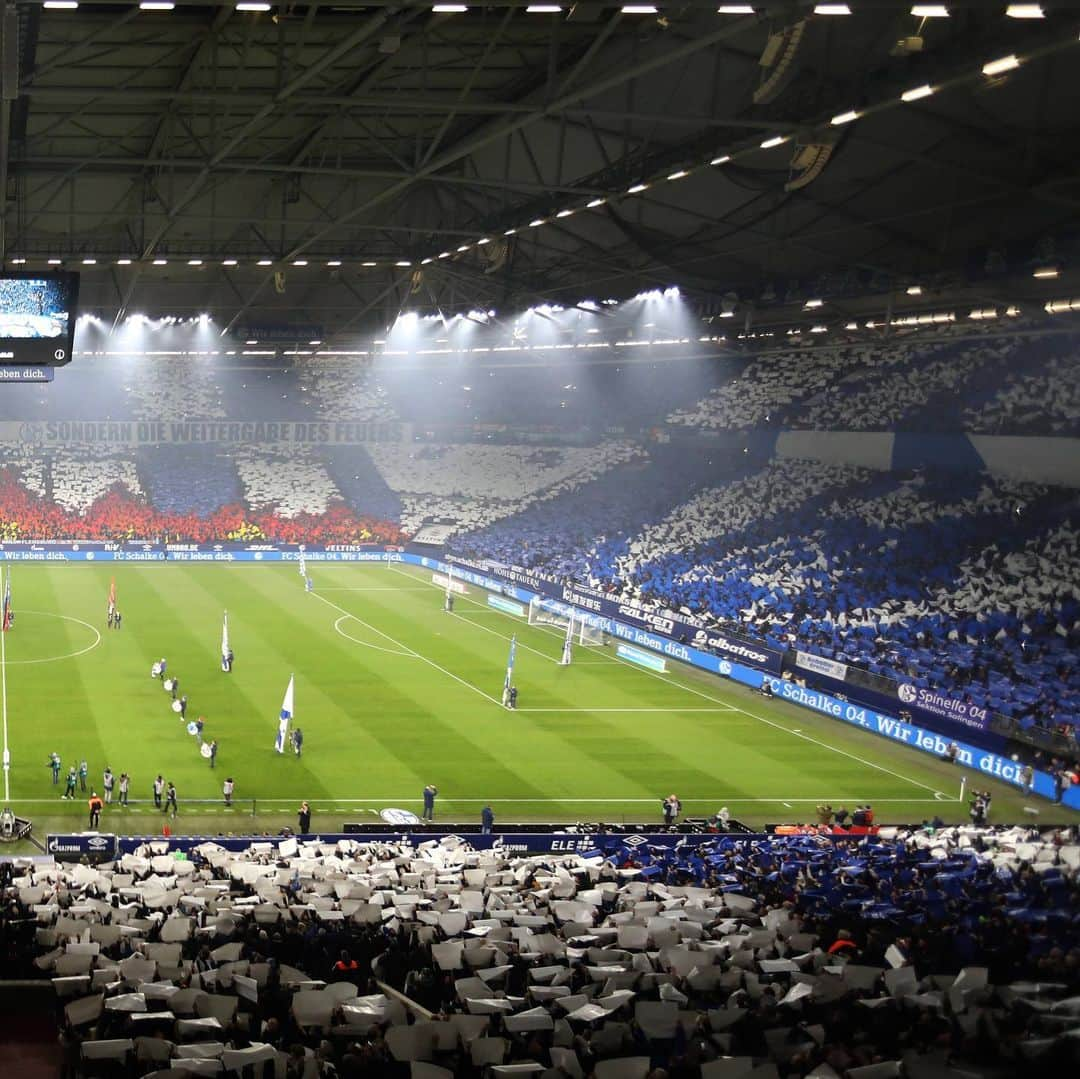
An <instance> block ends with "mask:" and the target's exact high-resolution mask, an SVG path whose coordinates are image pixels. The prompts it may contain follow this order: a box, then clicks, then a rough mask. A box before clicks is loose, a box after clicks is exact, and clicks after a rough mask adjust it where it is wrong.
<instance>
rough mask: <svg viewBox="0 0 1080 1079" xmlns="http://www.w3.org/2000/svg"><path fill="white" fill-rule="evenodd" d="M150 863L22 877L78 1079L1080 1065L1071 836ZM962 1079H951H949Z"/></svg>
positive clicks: (29, 944) (828, 1073) (918, 1076)
mask: <svg viewBox="0 0 1080 1079" xmlns="http://www.w3.org/2000/svg"><path fill="white" fill-rule="evenodd" d="M604 841H605V843H606V845H607V848H608V849H607V853H606V854H605V852H604V851H603V850H601V849H591V850H590V849H587V848H588V840H583V841H582V849H581V853H579V854H573V855H558V856H552V855H547V856H542V857H541V856H533V857H526V856H521V855H511V854H508V853H506V852H504V851H501V850H498V849H496V850H490V851H473V850H472V849H471V848H470V847H469V845H468V843H467V842H465V841H464V840H462V839H461V838H458V837H449V838H444V839H442V840H439V841H435V840H431V841H427V842H422V843H420V845H419V846H417V847H415V848H414V847H412V846H410V845H408V844H407V843H386V842H379V843H377V844H371V845H365V844H363V843H359V842H354V841H353V840H345V841H341V842H337V843H326V842H319V841H318V840H309V839H308V838H307V837H300V839H299V841H298V840H297V839H292V838H289V839H285V840H283V841H280V846H278V842H279V841H277V840H275V841H273V842H269V841H268V842H258V843H254V844H252V845H251V846H249V847H247V848H246V849H243V850H241V851H239V852H237V853H231V852H229V851H228V850H225V849H223V848H222V847H221V846H220V845H218V844H216V843H213V842H208V843H204V844H202V845H199V846H196V847H194V848H193V849H192V850H191V851H190V853H189V856H188V857H186V858H184V859H183V860H177V858H176V857H174V856H173V855H172V854H171V853H169V850H168V844H167V843H165V842H162V843H149V844H147V845H144V846H142V847H139V848H137V849H136V850H135V852H134V853H132V854H125V855H124V856H123V857H122V858H120V860H119V861H118V862H116V863H108V864H104V865H100V866H88V865H63V864H51V863H50V864H43V865H33V864H25V865H22V866H16V867H13V872H11V873H9V875H8V878H7V880H6V882H5V884H6V888H5V898H6V903H5V909H4V919H3V920H4V932H5V939H6V942H7V945H8V946H7V948H6V950H5V954H4V960H3V961H4V963H5V966H6V968H7V970H8V972H9V973H16V972H17V973H22V974H24V975H26V974H31V973H36V974H38V975H39V976H40V975H42V974H44V975H46V976H49V977H51V979H52V984H53V986H54V988H55V991H56V994H57V996H58V998H59V1001H58V1003H59V1023H60V1025H61V1035H60V1044H61V1046H62V1049H63V1054H64V1066H65V1068H66V1069H67V1074H72V1075H76V1074H77V1075H84V1076H87V1077H95V1076H116V1075H154V1076H158V1075H162V1076H163V1075H165V1074H169V1075H174V1074H176V1073H177V1072H180V1071H184V1070H185V1069H186V1070H187V1071H188V1072H189V1073H191V1074H198V1075H208V1074H215V1075H216V1074H242V1075H251V1076H260V1077H261V1076H270V1075H274V1076H304V1077H307V1076H313V1077H318V1076H332V1075H341V1076H343V1077H346V1079H358V1077H360V1076H364V1077H367V1076H371V1075H383V1076H394V1075H408V1074H411V1075H412V1076H413V1077H415V1079H450V1077H451V1076H481V1075H485V1074H490V1075H493V1076H502V1075H513V1074H539V1075H543V1076H545V1077H547V1079H558V1077H563V1076H570V1077H575V1076H576V1077H579V1079H581V1077H584V1076H587V1075H595V1076H597V1077H598V1079H605V1077H606V1079H614V1077H630V1079H645V1077H646V1076H647V1075H651V1076H653V1077H654V1079H659V1077H661V1076H666V1075H678V1076H688V1077H691V1076H692V1077H697V1076H700V1077H701V1079H731V1077H741V1076H750V1077H763V1079H764V1077H768V1076H772V1077H779V1076H781V1075H783V1076H807V1077H809V1076H813V1077H814V1079H830V1077H831V1079H836V1077H838V1076H841V1075H843V1076H847V1077H849V1079H875V1077H876V1079H880V1077H883V1076H899V1075H901V1074H902V1075H904V1076H907V1077H908V1079H939V1077H948V1076H959V1075H976V1076H982V1077H987V1079H990V1077H999V1076H1000V1077H1002V1079H1004V1077H1006V1076H1015V1075H1017V1074H1019V1073H1020V1071H1021V1070H1023V1069H1024V1068H1025V1067H1029V1066H1037V1067H1041V1068H1043V1069H1045V1070H1046V1072H1047V1074H1059V1075H1064V1074H1067V1073H1068V1072H1069V1070H1070V1068H1071V1066H1072V1065H1073V1064H1074V1063H1075V1056H1074V1054H1075V1033H1076V1024H1077V1021H1078V1020H1077V998H1076V997H1075V996H1074V995H1071V994H1074V993H1075V991H1076V987H1077V976H1078V969H1080V968H1078V963H1080V938H1078V937H1077V927H1076V924H1075V917H1074V912H1075V909H1076V904H1077V902H1078V901H1080V893H1078V891H1077V888H1078V878H1077V874H1078V869H1080V846H1078V845H1077V837H1076V835H1075V834H1074V830H1072V829H1065V830H1061V831H1058V832H1046V833H1043V834H1040V833H1039V832H1037V831H1034V830H1031V829H1023V828H1010V829H993V828H936V827H935V826H934V825H933V824H932V823H927V824H924V826H923V827H922V828H908V829H882V830H881V832H880V834H879V835H877V836H863V837H853V838H844V837H842V836H841V837H839V838H829V839H825V838H821V837H819V836H816V835H813V834H798V835H787V836H780V835H776V836H756V837H746V838H742V837H739V836H735V835H730V836H729V835H724V834H718V835H717V836H715V838H713V839H712V840H709V841H707V842H705V843H704V844H703V845H701V846H699V847H696V848H691V847H687V848H685V849H678V848H661V847H653V846H651V845H650V844H649V843H648V842H645V843H638V844H637V845H631V844H626V843H624V842H622V840H620V839H619V838H618V837H612V836H608V837H604ZM954 1069H957V1070H954Z"/></svg>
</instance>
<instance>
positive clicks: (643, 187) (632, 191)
mask: <svg viewBox="0 0 1080 1079" xmlns="http://www.w3.org/2000/svg"><path fill="white" fill-rule="evenodd" d="M648 190H649V185H648V184H631V186H630V187H628V188H627V189H626V193H627V194H628V195H640V194H641V192H642V191H648Z"/></svg>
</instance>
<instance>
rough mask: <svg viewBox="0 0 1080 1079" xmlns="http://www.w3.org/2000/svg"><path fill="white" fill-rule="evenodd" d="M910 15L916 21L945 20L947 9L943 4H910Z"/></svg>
mask: <svg viewBox="0 0 1080 1079" xmlns="http://www.w3.org/2000/svg"><path fill="white" fill-rule="evenodd" d="M911 14H912V15H914V16H915V18H916V19H947V18H948V17H949V9H948V8H947V7H946V6H945V5H944V4H912V5H911Z"/></svg>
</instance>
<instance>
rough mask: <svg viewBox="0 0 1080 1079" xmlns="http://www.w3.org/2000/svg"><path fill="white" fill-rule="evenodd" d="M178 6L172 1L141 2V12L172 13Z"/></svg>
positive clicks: (142, 0) (147, 0)
mask: <svg viewBox="0 0 1080 1079" xmlns="http://www.w3.org/2000/svg"><path fill="white" fill-rule="evenodd" d="M175 7H176V5H175V4H174V3H172V0H141V3H140V4H139V10H140V11H172V10H173V8H175Z"/></svg>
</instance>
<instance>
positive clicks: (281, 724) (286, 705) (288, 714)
mask: <svg viewBox="0 0 1080 1079" xmlns="http://www.w3.org/2000/svg"><path fill="white" fill-rule="evenodd" d="M292 715H293V676H292V675H289V685H288V688H287V689H286V690H285V699H284V700H283V701H282V702H281V715H280V716H279V717H278V727H277V740H276V741H275V742H274V749H276V750H277V751H278V753H284V752H285V743H286V741H287V740H288V737H289V720H290V719H292Z"/></svg>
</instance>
